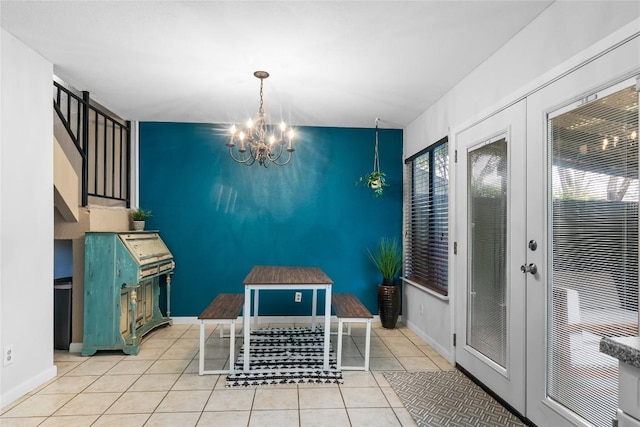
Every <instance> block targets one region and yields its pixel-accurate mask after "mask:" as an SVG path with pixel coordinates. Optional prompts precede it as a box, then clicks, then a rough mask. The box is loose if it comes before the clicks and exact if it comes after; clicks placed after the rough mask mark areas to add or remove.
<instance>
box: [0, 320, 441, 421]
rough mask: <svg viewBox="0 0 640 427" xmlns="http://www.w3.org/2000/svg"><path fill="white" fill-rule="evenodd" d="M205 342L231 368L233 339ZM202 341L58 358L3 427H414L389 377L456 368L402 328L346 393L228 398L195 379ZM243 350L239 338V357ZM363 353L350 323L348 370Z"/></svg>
mask: <svg viewBox="0 0 640 427" xmlns="http://www.w3.org/2000/svg"><path fill="white" fill-rule="evenodd" d="M261 326H262V327H265V326H271V327H283V326H304V325H290V324H288V325H285V324H270V325H261ZM307 326H308V325H307ZM333 328H334V330H335V328H336V325H335V324H334V325H333ZM207 333H208V334H209V339H208V341H207V349H206V353H205V354H206V364H205V368H206V369H221V368H222V367H223V366H228V363H229V356H228V350H229V346H228V342H229V341H228V338H226V339H223V340H220V338H219V335H218V331H215V333H214V326H211V327H209V328H207ZM198 336H199V326H198V325H183V324H175V325H172V326H169V327H165V328H161V329H159V330H157V331H154V332H152V333H150V334H149V335H148V336H147V337H145V339H144V340H143V342H142V346H141V349H140V353H139V354H138V355H137V356H127V355H125V354H124V353H122V352H98V353H96V355H94V356H92V357H82V356H81V355H79V354H72V353H69V352H64V351H56V352H55V364H56V365H57V367H58V376H57V377H56V378H54V379H53V380H51V381H49V382H48V383H47V384H44V385H43V386H41V387H39V388H38V389H37V390H34V391H33V392H32V393H30V394H28V395H26V396H24V397H23V398H21V399H19V400H18V401H17V402H14V403H13V404H11V405H10V406H8V407H6V408H2V410H1V412H0V426H1V427H17V426H20V427H31V426H42V427H54V426H64V427H84V426H93V427H106V426H117V427H121V426H125V427H138V426H145V427H157V426H171V427H191V426H225V427H234V426H244V427H247V426H249V427H259V426H269V427H270V426H278V427H288V426H331V427H341V426H363V427H375V426H384V427H387V426H415V425H416V424H415V422H414V421H413V419H412V418H411V415H410V414H409V413H408V412H407V410H406V409H405V408H404V406H403V405H402V402H401V401H400V399H399V398H398V396H397V395H396V393H395V392H394V391H393V389H392V388H391V386H390V385H389V383H388V382H387V381H386V379H385V377H384V375H383V371H392V370H407V371H423V370H447V369H453V366H451V364H450V363H449V362H447V361H446V360H445V359H444V358H443V357H442V356H440V355H439V354H438V353H437V352H436V351H434V350H433V349H432V348H431V347H429V346H428V345H426V344H425V343H424V342H423V341H422V340H421V339H420V338H419V337H418V336H417V335H416V334H415V333H413V332H412V331H411V330H409V329H408V328H406V327H405V326H403V325H401V324H398V327H397V328H396V329H383V328H382V327H381V325H380V324H379V323H377V324H373V326H372V334H371V359H370V369H371V371H370V372H362V371H344V372H343V377H344V384H342V385H336V384H330V385H311V384H298V385H291V386H273V387H255V388H242V389H230V388H226V387H225V376H224V375H204V376H199V375H198V346H199V341H198ZM335 340H336V337H335V336H332V345H333V348H334V349H335V348H336V345H335ZM241 344H242V338H238V339H237V340H236V346H237V348H238V349H239V348H240V346H241ZM363 353H364V328H363V327H358V326H357V325H356V324H354V325H353V328H352V335H351V337H348V336H346V335H345V342H344V344H343V363H344V364H346V365H355V364H362V354H363Z"/></svg>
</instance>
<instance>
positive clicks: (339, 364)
mask: <svg viewBox="0 0 640 427" xmlns="http://www.w3.org/2000/svg"><path fill="white" fill-rule="evenodd" d="M342 327H343V325H342V319H341V318H338V352H337V354H336V369H337V370H338V371H339V370H341V367H342Z"/></svg>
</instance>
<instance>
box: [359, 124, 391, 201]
mask: <svg viewBox="0 0 640 427" xmlns="http://www.w3.org/2000/svg"><path fill="white" fill-rule="evenodd" d="M379 120H380V119H376V144H375V146H374V151H373V171H371V172H369V173H368V174H366V175H364V176H361V177H360V178H358V180H357V181H356V185H358V184H364V185H366V186H367V187H368V188H370V189H372V190H373V193H374V196H375V197H380V196H382V191H383V190H384V187H389V184H387V182H386V181H385V176H386V175H385V174H384V172H381V171H380V158H379V157H378V121H379Z"/></svg>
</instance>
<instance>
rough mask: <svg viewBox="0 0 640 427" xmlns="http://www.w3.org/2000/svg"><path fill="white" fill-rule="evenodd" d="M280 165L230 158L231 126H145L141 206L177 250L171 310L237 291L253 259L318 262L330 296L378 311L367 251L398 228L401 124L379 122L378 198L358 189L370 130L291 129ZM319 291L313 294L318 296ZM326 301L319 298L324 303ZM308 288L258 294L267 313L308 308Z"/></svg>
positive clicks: (369, 161)
mask: <svg viewBox="0 0 640 427" xmlns="http://www.w3.org/2000/svg"><path fill="white" fill-rule="evenodd" d="M296 131H297V133H296V142H295V144H294V148H295V149H296V151H295V153H294V158H293V160H292V161H291V163H290V164H288V165H286V166H284V167H277V166H273V165H272V166H271V167H269V168H268V169H265V168H263V167H258V166H257V165H253V166H251V167H247V166H244V165H241V164H238V163H235V162H234V161H232V160H231V158H230V157H229V155H228V149H227V147H226V146H225V143H226V142H227V136H226V135H227V133H226V129H225V128H223V127H221V126H217V125H211V124H193V123H155V122H153V123H152V122H145V123H140V205H141V207H142V208H143V209H147V210H151V211H153V216H152V217H151V218H149V219H148V220H147V227H146V228H147V229H153V230H159V231H160V235H161V236H162V238H163V240H164V241H165V242H166V244H167V246H168V247H169V249H170V250H171V252H172V254H173V255H174V257H175V261H176V269H175V274H174V275H173V277H172V287H171V314H172V315H173V316H197V315H198V314H200V312H201V311H202V310H203V309H204V308H205V307H206V306H207V305H208V304H209V302H210V301H211V300H212V299H213V298H215V296H216V295H218V294H219V293H241V292H243V291H244V289H243V286H242V280H243V279H244V277H245V276H246V275H247V273H248V272H249V270H250V269H251V267H252V266H253V265H290V266H317V267H320V268H322V269H323V270H324V271H325V272H326V273H327V275H328V276H329V277H331V278H332V279H333V281H334V287H333V289H334V292H351V293H354V294H355V295H357V296H358V297H359V298H360V299H361V301H362V302H363V303H364V304H365V305H366V306H367V307H368V308H369V310H370V311H371V312H372V313H374V314H376V313H377V312H378V308H377V284H378V283H379V282H380V281H381V277H380V276H379V274H378V272H377V270H376V269H375V267H373V265H372V264H371V262H370V261H369V259H368V258H367V254H366V249H367V248H373V247H374V246H375V245H376V244H377V242H378V241H379V239H380V237H381V236H397V237H398V238H400V237H401V233H402V171H403V161H402V131H401V130H390V129H381V130H380V134H379V140H380V149H379V152H380V166H381V169H382V171H383V172H385V173H386V174H387V182H388V183H389V184H390V185H391V186H390V187H387V188H386V189H385V192H384V194H383V195H382V196H381V197H380V198H375V197H373V191H372V190H370V189H368V188H366V187H363V186H362V185H358V186H356V185H355V182H356V180H357V179H358V177H360V176H361V175H364V174H365V173H368V172H369V171H371V169H372V166H373V148H374V142H375V131H374V129H356V128H321V127H303V128H298V129H296ZM321 299H322V298H320V300H321ZM322 306H323V304H322V303H321V301H319V307H322ZM310 307H311V294H310V292H309V293H303V297H302V302H301V303H295V302H294V292H293V291H281V292H275V291H273V292H267V293H264V294H261V296H260V308H261V309H260V311H261V314H262V313H264V314H265V315H279V316H283V315H308V314H309V312H310Z"/></svg>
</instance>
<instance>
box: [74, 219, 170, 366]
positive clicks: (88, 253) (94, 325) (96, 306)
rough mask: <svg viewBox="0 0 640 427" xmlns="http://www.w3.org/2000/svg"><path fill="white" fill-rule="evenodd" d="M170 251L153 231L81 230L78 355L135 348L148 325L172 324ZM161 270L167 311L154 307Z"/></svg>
mask: <svg viewBox="0 0 640 427" xmlns="http://www.w3.org/2000/svg"><path fill="white" fill-rule="evenodd" d="M174 268H175V262H174V260H173V255H171V252H169V249H168V248H167V246H166V245H165V244H164V242H163V241H162V239H161V238H160V235H159V234H158V232H156V231H140V232H134V231H130V232H124V233H106V232H89V233H86V234H85V271H84V336H83V342H82V355H83V356H90V355H92V354H94V353H95V352H96V351H98V350H122V351H124V352H125V353H126V354H138V351H139V350H140V341H141V339H142V337H143V336H144V335H145V334H146V333H147V332H149V331H151V330H153V329H154V328H157V327H159V326H162V325H166V324H171V318H170V313H171V304H170V301H171V299H170V296H171V274H172V273H173V270H174ZM161 276H165V277H166V280H165V283H166V295H167V313H166V315H163V313H162V312H161V311H160V307H159V298H160V278H161Z"/></svg>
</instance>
